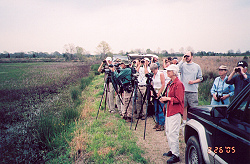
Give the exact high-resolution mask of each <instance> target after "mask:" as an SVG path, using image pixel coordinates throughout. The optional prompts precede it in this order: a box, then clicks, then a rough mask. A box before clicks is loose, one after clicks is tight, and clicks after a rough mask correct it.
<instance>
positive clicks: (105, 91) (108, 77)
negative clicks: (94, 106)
mask: <svg viewBox="0 0 250 164" xmlns="http://www.w3.org/2000/svg"><path fill="white" fill-rule="evenodd" d="M105 74H106V75H107V78H106V81H105V83H104V89H103V94H102V98H101V102H100V105H99V109H98V111H97V114H96V119H97V117H98V115H99V111H100V108H101V106H102V101H103V97H104V95H105V108H104V111H106V104H107V95H108V90H109V83H110V82H111V83H112V85H113V87H114V89H115V91H116V93H117V95H118V97H119V99H120V100H121V102H122V99H121V96H120V95H119V93H118V92H117V89H116V88H115V86H114V83H113V82H112V79H111V73H110V71H107V73H106V70H105ZM122 104H123V102H122Z"/></svg>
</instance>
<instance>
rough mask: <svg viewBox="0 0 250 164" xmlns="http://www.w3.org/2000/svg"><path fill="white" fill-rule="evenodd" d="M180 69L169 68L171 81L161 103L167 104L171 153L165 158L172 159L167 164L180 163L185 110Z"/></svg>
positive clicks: (167, 129) (166, 122)
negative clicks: (180, 145)
mask: <svg viewBox="0 0 250 164" xmlns="http://www.w3.org/2000/svg"><path fill="white" fill-rule="evenodd" d="M178 72H179V67H178V66H177V65H175V64H171V65H170V66H168V67H167V75H168V77H169V78H171V80H170V81H169V82H168V84H167V88H166V92H165V95H163V97H161V98H160V101H161V102H162V103H166V104H165V109H166V110H165V111H166V121H165V132H166V135H167V140H168V145H169V148H170V150H169V152H168V153H164V154H163V156H168V157H171V158H170V159H169V160H168V161H167V163H175V162H179V161H180V158H179V156H180V150H179V131H180V125H181V115H182V114H183V110H184V92H185V88H184V85H183V83H182V82H181V81H180V80H179V78H178Z"/></svg>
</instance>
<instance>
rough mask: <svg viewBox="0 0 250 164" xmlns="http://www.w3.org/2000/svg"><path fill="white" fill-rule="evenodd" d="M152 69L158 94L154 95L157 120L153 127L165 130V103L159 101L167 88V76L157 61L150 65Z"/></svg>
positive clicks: (154, 86) (153, 83)
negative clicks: (161, 70)
mask: <svg viewBox="0 0 250 164" xmlns="http://www.w3.org/2000/svg"><path fill="white" fill-rule="evenodd" d="M150 70H151V72H152V73H153V74H154V75H153V78H152V80H153V81H152V86H153V88H154V90H155V92H156V94H157V95H154V96H156V97H153V102H154V107H155V121H156V124H155V126H154V127H153V129H156V131H162V130H164V124H165V117H164V113H163V107H164V104H163V103H161V102H160V101H159V97H160V96H161V93H162V91H163V89H164V88H165V77H164V74H163V73H162V72H160V71H159V70H158V65H157V64H156V63H153V64H151V65H150Z"/></svg>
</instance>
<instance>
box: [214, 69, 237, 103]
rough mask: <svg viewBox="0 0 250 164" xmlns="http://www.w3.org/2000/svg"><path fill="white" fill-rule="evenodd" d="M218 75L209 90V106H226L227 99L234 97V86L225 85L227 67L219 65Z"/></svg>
mask: <svg viewBox="0 0 250 164" xmlns="http://www.w3.org/2000/svg"><path fill="white" fill-rule="evenodd" d="M219 75H220V76H219V77H217V78H216V79H215V80H214V83H213V86H212V88H211V95H212V100H211V105H228V104H229V103H230V101H229V97H231V96H233V95H234V86H233V85H229V84H227V83H226V79H227V66H225V65H221V66H220V67H219Z"/></svg>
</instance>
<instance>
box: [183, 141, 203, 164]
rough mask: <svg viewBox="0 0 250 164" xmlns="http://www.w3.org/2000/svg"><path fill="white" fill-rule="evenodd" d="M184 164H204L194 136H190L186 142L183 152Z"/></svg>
mask: <svg viewBox="0 0 250 164" xmlns="http://www.w3.org/2000/svg"><path fill="white" fill-rule="evenodd" d="M185 163H186V164H202V163H204V162H203V156H202V152H201V148H200V144H199V142H198V140H197V138H196V137H195V136H191V137H190V138H189V139H188V141H187V145H186V150H185Z"/></svg>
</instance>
